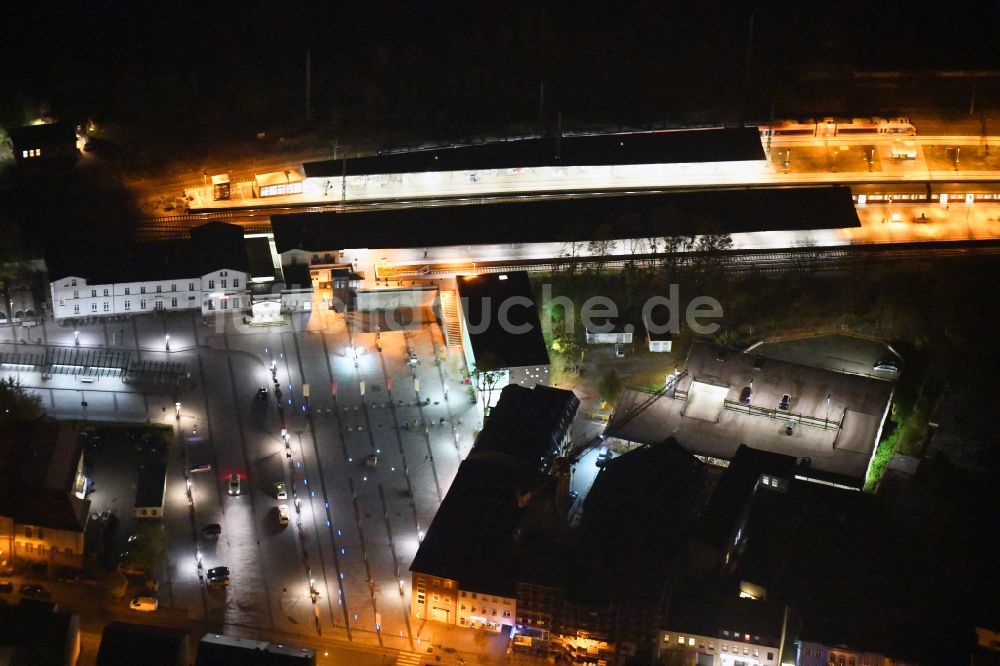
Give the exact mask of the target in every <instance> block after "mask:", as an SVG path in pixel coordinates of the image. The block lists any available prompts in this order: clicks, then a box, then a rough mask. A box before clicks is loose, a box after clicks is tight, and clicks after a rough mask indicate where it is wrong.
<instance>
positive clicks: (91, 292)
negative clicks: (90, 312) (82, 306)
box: [90, 289, 97, 297]
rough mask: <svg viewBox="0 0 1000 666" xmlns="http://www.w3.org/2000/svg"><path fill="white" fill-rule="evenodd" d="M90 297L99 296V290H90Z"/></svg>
mask: <svg viewBox="0 0 1000 666" xmlns="http://www.w3.org/2000/svg"><path fill="white" fill-rule="evenodd" d="M90 295H91V297H94V296H97V290H96V289H91V290H90Z"/></svg>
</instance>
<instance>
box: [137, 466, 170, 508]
mask: <svg viewBox="0 0 1000 666" xmlns="http://www.w3.org/2000/svg"><path fill="white" fill-rule="evenodd" d="M166 481H167V467H166V465H164V464H163V463H146V464H144V465H140V466H139V471H138V472H137V474H136V482H135V507H136V508H137V509H141V508H143V507H160V506H163V493H164V489H165V487H166Z"/></svg>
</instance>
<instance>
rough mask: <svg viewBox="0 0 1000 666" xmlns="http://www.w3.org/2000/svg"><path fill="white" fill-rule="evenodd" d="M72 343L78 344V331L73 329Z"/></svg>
mask: <svg viewBox="0 0 1000 666" xmlns="http://www.w3.org/2000/svg"><path fill="white" fill-rule="evenodd" d="M73 343H74V344H75V345H76V346H77V347H79V346H80V331H73Z"/></svg>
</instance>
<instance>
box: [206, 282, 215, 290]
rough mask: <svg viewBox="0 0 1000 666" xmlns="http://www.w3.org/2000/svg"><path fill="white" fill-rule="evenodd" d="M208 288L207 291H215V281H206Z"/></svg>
mask: <svg viewBox="0 0 1000 666" xmlns="http://www.w3.org/2000/svg"><path fill="white" fill-rule="evenodd" d="M208 288H209V289H215V280H209V281H208Z"/></svg>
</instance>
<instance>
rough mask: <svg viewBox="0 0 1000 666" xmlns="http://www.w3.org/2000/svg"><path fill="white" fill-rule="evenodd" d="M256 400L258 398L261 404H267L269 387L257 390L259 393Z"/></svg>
mask: <svg viewBox="0 0 1000 666" xmlns="http://www.w3.org/2000/svg"><path fill="white" fill-rule="evenodd" d="M254 398H256V399H257V400H259V401H261V402H265V401H266V400H267V387H266V386H261V387H260V388H259V389H257V393H256V395H255V396H254Z"/></svg>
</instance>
